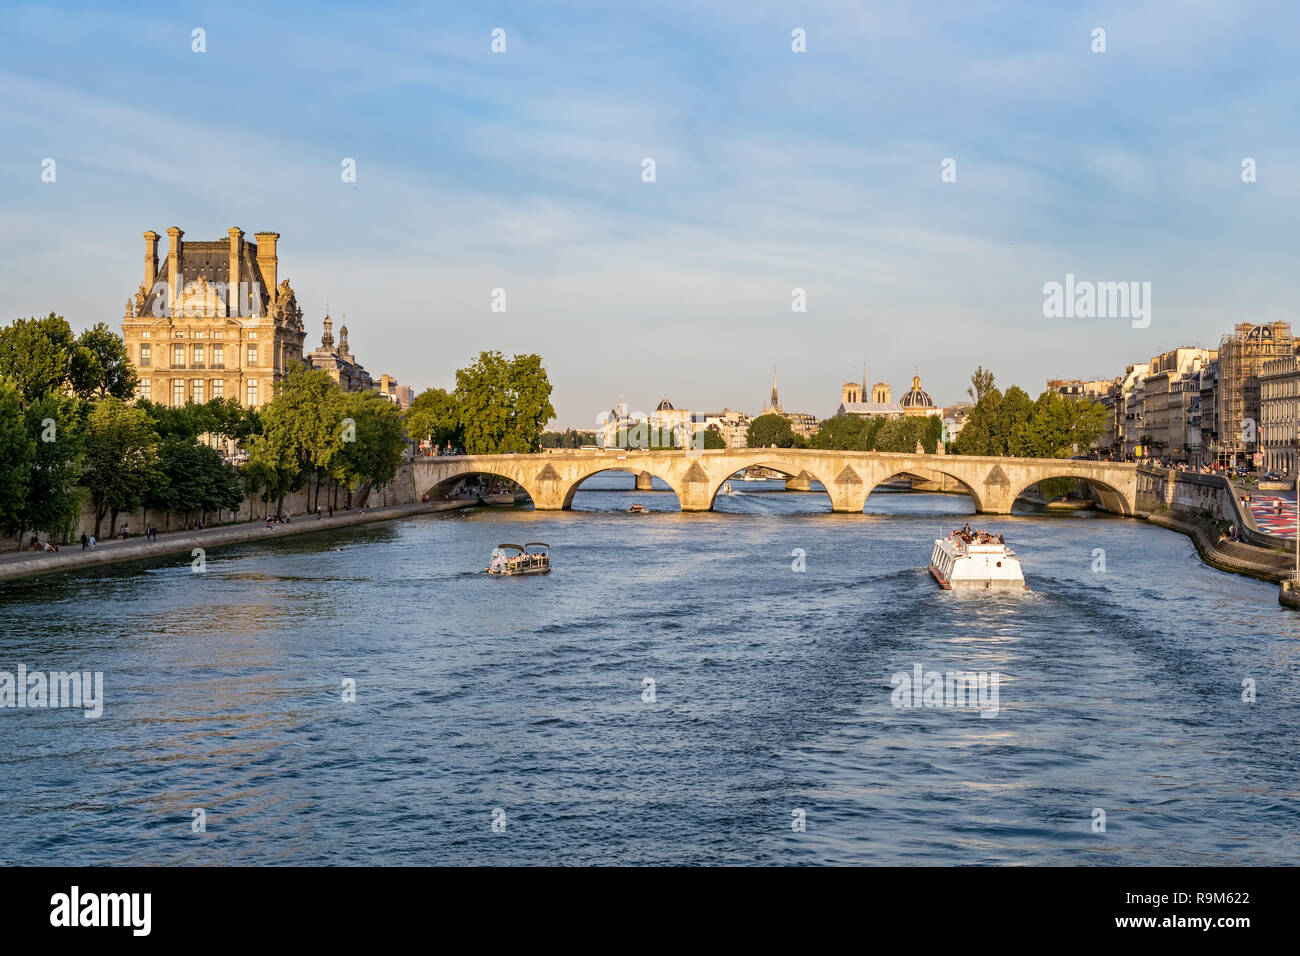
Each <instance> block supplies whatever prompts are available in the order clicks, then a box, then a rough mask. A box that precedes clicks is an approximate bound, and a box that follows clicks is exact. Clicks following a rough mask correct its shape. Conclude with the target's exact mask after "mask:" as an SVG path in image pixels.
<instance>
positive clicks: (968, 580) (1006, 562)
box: [930, 531, 1029, 591]
mask: <svg viewBox="0 0 1300 956" xmlns="http://www.w3.org/2000/svg"><path fill="white" fill-rule="evenodd" d="M968 538H969V540H968ZM1000 539H1001V535H997V536H994V535H990V534H985V533H983V532H979V531H975V532H969V533H968V534H963V533H962V532H961V531H954V532H953V533H952V534H951V535H949V536H948V537H947V538H946V539H945V538H935V539H934V553H933V554H932V555H931V556H930V573H931V574H933V575H934V579H935V580H936V581H938V582H939V585H940V587H942V588H944V589H945V590H948V591H951V590H953V589H954V588H956V589H960V590H979V591H982V590H993V589H995V588H997V589H1001V588H1017V589H1020V590H1024V591H1027V590H1029V588H1028V586H1027V585H1026V584H1025V576H1024V574H1023V573H1022V572H1021V570H1020V559H1019V558H1017V557H1016V553H1015V552H1014V551H1012V550H1011V549H1010V548H1008V547H1007V546H1006V543H1005V542H1004V541H1002V540H1000Z"/></svg>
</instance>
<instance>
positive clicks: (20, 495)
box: [0, 377, 36, 535]
mask: <svg viewBox="0 0 1300 956" xmlns="http://www.w3.org/2000/svg"><path fill="white" fill-rule="evenodd" d="M34 446H35V442H33V441H32V439H31V436H30V435H28V434H27V427H26V425H25V423H24V421H23V408H22V393H21V392H20V390H19V388H18V386H17V385H15V384H14V383H13V382H12V381H10V380H9V379H8V378H7V377H0V528H2V529H3V530H4V531H5V533H7V534H17V535H21V534H22V532H23V530H24V525H25V523H26V522H25V517H24V513H23V510H24V502H26V501H27V492H28V487H29V485H30V481H31V464H32V458H33V456H34V455H35V452H36V449H35V447H34Z"/></svg>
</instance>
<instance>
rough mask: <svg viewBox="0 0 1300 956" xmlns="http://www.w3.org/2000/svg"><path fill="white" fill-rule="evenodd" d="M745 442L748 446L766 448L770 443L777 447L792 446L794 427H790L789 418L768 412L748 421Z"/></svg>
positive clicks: (793, 442)
mask: <svg viewBox="0 0 1300 956" xmlns="http://www.w3.org/2000/svg"><path fill="white" fill-rule="evenodd" d="M745 443H746V444H747V445H748V446H749V447H750V448H767V447H768V446H770V445H775V446H776V447H777V448H793V447H794V444H795V439H794V429H793V428H791V427H790V420H789V419H788V418H786V417H785V416H784V415H777V414H775V413H774V412H769V413H768V414H766V415H759V416H758V417H757V418H755V419H753V420H752V421H750V423H749V429H748V430H747V431H746V432H745Z"/></svg>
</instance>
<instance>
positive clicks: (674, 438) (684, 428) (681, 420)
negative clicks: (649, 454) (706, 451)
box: [650, 398, 695, 448]
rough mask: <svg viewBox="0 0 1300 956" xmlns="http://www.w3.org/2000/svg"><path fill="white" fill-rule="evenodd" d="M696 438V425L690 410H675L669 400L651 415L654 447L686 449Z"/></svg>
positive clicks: (652, 443) (651, 441) (657, 407)
mask: <svg viewBox="0 0 1300 956" xmlns="http://www.w3.org/2000/svg"><path fill="white" fill-rule="evenodd" d="M694 437H695V424H694V420H693V419H692V417H691V412H690V409H688V408H674V407H673V403H672V402H670V401H668V399H666V398H665V399H662V400H661V401H660V402H659V404H658V405H656V406H655V410H654V411H653V412H651V413H650V444H651V445H652V446H655V445H657V446H659V447H664V448H666V447H668V446H669V444H670V443H671V445H672V447H674V448H685V447H686V446H687V445H689V444H690V442H691V440H692V439H693V438H694Z"/></svg>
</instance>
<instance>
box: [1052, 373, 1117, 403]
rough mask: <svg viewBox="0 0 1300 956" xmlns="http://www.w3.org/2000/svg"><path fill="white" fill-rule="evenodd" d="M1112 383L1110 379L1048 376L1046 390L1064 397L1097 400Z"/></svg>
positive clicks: (1106, 392) (1100, 398)
mask: <svg viewBox="0 0 1300 956" xmlns="http://www.w3.org/2000/svg"><path fill="white" fill-rule="evenodd" d="M1114 384H1115V383H1114V381H1113V380H1112V379H1096V378H1094V379H1082V378H1049V379H1048V380H1047V390H1048V391H1050V392H1056V393H1057V394H1058V395H1064V396H1065V397H1066V398H1088V399H1092V400H1093V401H1094V402H1099V401H1101V400H1102V399H1103V398H1104V397H1106V395H1107V394H1108V393H1109V392H1110V387H1111V386H1112V385H1114Z"/></svg>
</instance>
